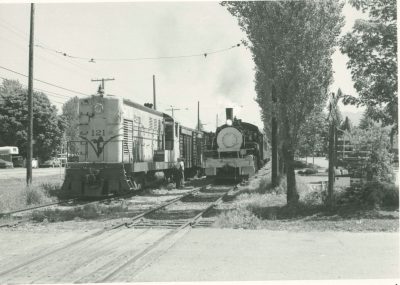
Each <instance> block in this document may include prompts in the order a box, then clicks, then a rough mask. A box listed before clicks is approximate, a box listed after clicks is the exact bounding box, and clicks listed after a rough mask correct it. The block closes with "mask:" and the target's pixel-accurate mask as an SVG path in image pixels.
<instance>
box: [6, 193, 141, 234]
mask: <svg viewBox="0 0 400 285" xmlns="http://www.w3.org/2000/svg"><path fill="white" fill-rule="evenodd" d="M137 194H138V191H136V192H133V193H128V194H123V195H114V196H109V197H105V198H100V199H96V200H94V201H86V200H82V199H80V198H71V199H66V200H62V201H58V202H54V203H48V204H44V205H39V206H35V207H29V208H25V209H19V210H15V211H10V212H4V213H0V218H6V217H12V216H13V215H15V214H19V213H24V212H30V211H34V210H38V209H44V208H49V207H54V206H60V205H69V206H73V207H82V206H87V205H92V204H98V203H101V202H111V201H115V200H118V199H124V198H129V197H132V196H134V195H137ZM77 202H81V203H80V204H74V203H77ZM82 202H83V203H82ZM28 221H30V218H22V219H18V220H11V221H7V222H5V223H1V224H0V228H4V227H14V226H17V225H19V224H21V223H24V222H28Z"/></svg>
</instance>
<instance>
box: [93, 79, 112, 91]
mask: <svg viewBox="0 0 400 285" xmlns="http://www.w3.org/2000/svg"><path fill="white" fill-rule="evenodd" d="M112 80H115V79H114V78H101V79H92V82H99V81H101V89H102V90H103V92H104V82H105V81H112Z"/></svg>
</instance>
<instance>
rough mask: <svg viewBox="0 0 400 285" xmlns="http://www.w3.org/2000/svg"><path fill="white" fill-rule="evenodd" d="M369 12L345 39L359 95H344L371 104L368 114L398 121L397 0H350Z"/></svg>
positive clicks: (385, 121)
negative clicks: (366, 17) (365, 18)
mask: <svg viewBox="0 0 400 285" xmlns="http://www.w3.org/2000/svg"><path fill="white" fill-rule="evenodd" d="M350 3H351V4H352V5H353V6H354V7H356V8H357V9H359V10H360V9H361V10H362V11H363V12H365V13H368V16H369V17H368V19H367V20H357V21H356V23H355V25H354V27H353V30H352V31H351V32H349V33H347V34H346V35H345V36H344V37H343V38H342V39H341V51H342V53H344V54H346V55H348V57H349V62H348V63H347V66H348V68H350V69H351V74H352V78H353V81H354V87H355V89H356V90H357V92H358V94H359V97H355V96H350V95H347V96H344V100H343V102H344V103H345V104H352V105H357V106H359V105H363V106H367V107H368V108H367V111H368V115H369V116H370V117H371V118H372V119H374V120H376V121H380V122H382V123H383V124H384V125H392V124H394V125H395V126H394V129H396V130H397V125H398V117H397V116H398V115H397V113H398V110H397V108H398V99H397V27H396V23H397V14H396V0H376V1H370V0H350Z"/></svg>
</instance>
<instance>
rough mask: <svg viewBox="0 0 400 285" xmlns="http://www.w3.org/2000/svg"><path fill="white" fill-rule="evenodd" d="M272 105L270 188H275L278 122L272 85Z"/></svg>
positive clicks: (276, 183) (276, 178)
mask: <svg viewBox="0 0 400 285" xmlns="http://www.w3.org/2000/svg"><path fill="white" fill-rule="evenodd" d="M271 92H272V94H271V95H272V104H273V107H272V109H273V112H272V119H271V137H272V138H271V176H272V177H271V182H272V187H277V186H278V184H279V181H278V122H277V120H276V116H275V112H276V101H277V98H276V89H275V85H272V90H271Z"/></svg>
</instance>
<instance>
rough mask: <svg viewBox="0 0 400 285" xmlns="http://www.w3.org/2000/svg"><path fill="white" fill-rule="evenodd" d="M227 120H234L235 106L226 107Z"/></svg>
mask: <svg viewBox="0 0 400 285" xmlns="http://www.w3.org/2000/svg"><path fill="white" fill-rule="evenodd" d="M225 114H226V120H227V121H228V120H231V121H233V108H225Z"/></svg>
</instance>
